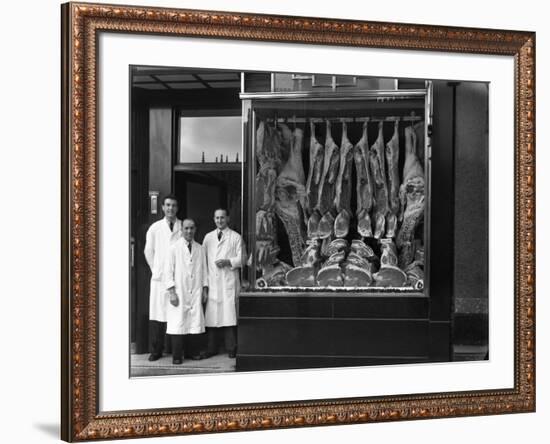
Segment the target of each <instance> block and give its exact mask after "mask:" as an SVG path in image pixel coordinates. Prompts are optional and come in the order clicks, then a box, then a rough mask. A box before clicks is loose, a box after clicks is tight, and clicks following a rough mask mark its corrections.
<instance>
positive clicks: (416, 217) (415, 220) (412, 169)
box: [396, 126, 425, 268]
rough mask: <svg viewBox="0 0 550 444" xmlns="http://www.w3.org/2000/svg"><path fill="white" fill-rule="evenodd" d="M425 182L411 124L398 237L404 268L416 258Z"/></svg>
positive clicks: (406, 150)
mask: <svg viewBox="0 0 550 444" xmlns="http://www.w3.org/2000/svg"><path fill="white" fill-rule="evenodd" d="M424 183H425V179H424V170H423V168H422V166H421V165H420V162H419V160H418V157H417V156H416V132H415V130H414V128H413V127H411V126H409V127H407V128H405V165H404V167H403V183H402V184H401V187H400V189H399V196H400V199H401V208H402V213H401V217H400V219H402V223H401V227H400V228H399V232H398V233H397V239H396V244H397V247H398V248H399V264H400V266H401V267H402V268H406V267H407V266H408V265H409V264H410V263H411V262H412V261H413V258H414V232H415V230H416V227H417V226H418V224H419V223H420V222H421V221H422V219H423V218H424V197H425V196H424Z"/></svg>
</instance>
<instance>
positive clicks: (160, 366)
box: [130, 353, 235, 377]
mask: <svg viewBox="0 0 550 444" xmlns="http://www.w3.org/2000/svg"><path fill="white" fill-rule="evenodd" d="M130 356H131V362H130V365H131V367H130V368H131V370H130V374H131V376H132V377H139V376H161V375H190V374H197V373H227V372H234V371H235V359H234V358H230V357H229V356H227V354H220V355H216V356H212V357H210V358H208V359H201V360H200V361H193V360H191V359H184V360H183V362H182V363H181V364H180V365H174V364H172V355H164V356H163V357H162V358H160V359H159V360H158V361H153V362H150V361H148V358H149V354H148V353H147V354H141V355H136V354H132V355H130Z"/></svg>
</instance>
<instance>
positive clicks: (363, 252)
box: [351, 239, 376, 261]
mask: <svg viewBox="0 0 550 444" xmlns="http://www.w3.org/2000/svg"><path fill="white" fill-rule="evenodd" d="M351 251H352V252H354V253H356V254H358V255H359V256H361V257H364V258H365V259H368V260H369V261H372V260H375V259H376V255H375V254H374V251H373V250H372V248H371V247H369V246H368V245H367V244H365V243H364V242H363V241H362V240H359V239H354V240H352V241H351Z"/></svg>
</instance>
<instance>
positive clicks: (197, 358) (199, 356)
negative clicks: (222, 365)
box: [191, 355, 202, 361]
mask: <svg viewBox="0 0 550 444" xmlns="http://www.w3.org/2000/svg"><path fill="white" fill-rule="evenodd" d="M191 359H192V360H193V361H200V360H201V359H202V355H195V356H191Z"/></svg>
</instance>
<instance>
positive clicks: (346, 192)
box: [334, 122, 353, 238]
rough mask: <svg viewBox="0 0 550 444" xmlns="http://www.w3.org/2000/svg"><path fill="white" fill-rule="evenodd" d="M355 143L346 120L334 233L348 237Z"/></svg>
mask: <svg viewBox="0 0 550 444" xmlns="http://www.w3.org/2000/svg"><path fill="white" fill-rule="evenodd" d="M352 163H353V144H352V143H351V142H350V141H349V139H348V134H347V125H346V122H343V123H342V143H341V144H340V166H339V170H338V176H337V178H336V191H335V197H334V207H335V208H336V211H337V212H338V215H337V216H336V220H335V221H334V235H335V236H336V237H340V238H342V237H346V236H347V234H348V232H349V225H350V218H351V168H352Z"/></svg>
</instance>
